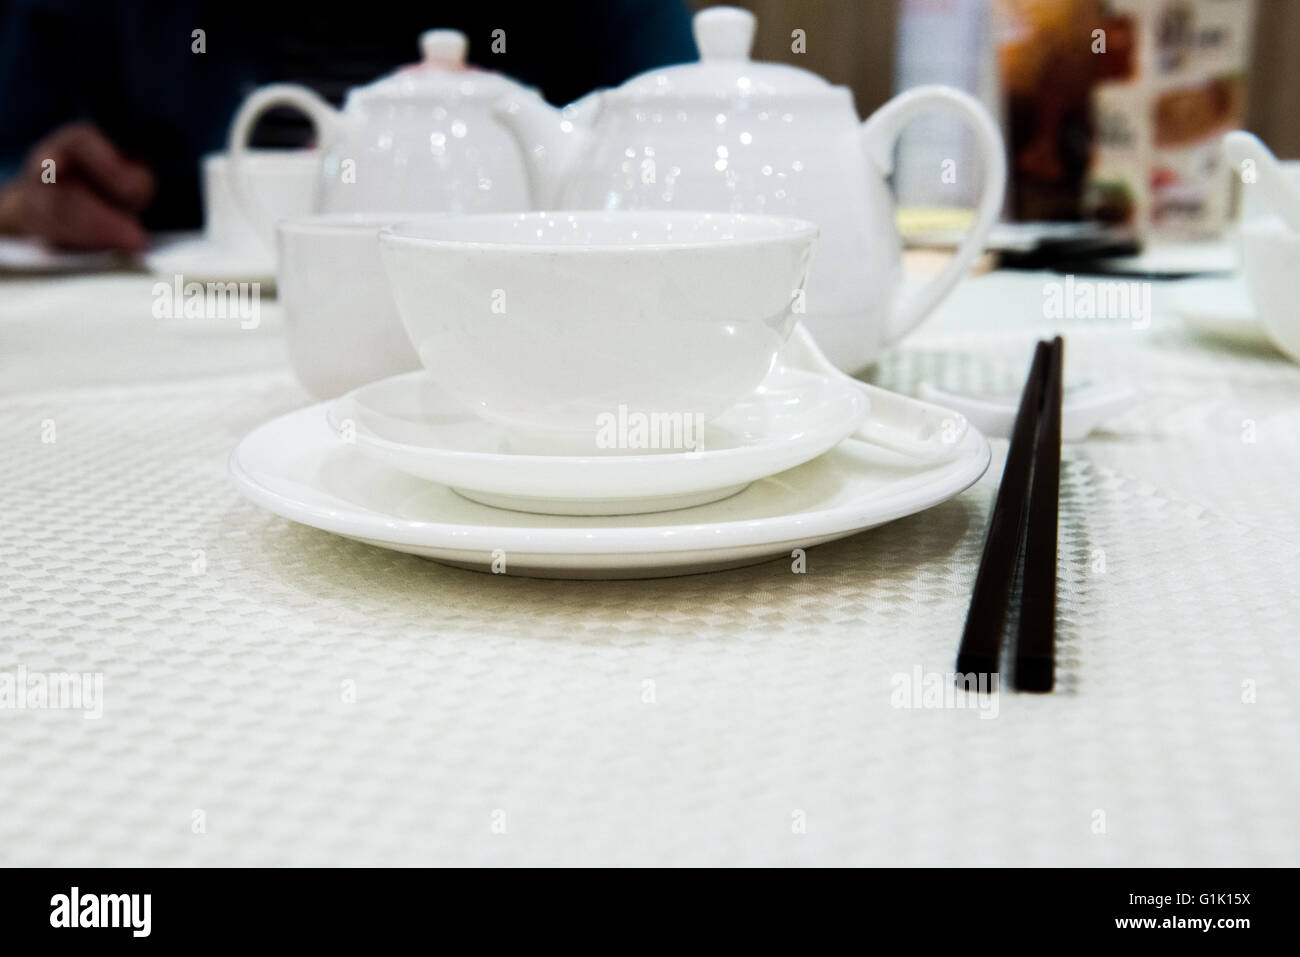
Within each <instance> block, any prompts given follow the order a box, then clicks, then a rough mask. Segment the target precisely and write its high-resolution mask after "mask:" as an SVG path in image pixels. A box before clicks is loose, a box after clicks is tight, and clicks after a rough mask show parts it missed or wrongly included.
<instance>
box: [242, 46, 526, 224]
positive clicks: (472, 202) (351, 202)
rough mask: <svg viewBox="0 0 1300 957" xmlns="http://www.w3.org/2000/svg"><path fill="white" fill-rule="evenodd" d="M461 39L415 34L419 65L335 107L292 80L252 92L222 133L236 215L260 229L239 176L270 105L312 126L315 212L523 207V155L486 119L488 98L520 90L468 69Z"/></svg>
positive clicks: (261, 216)
mask: <svg viewBox="0 0 1300 957" xmlns="http://www.w3.org/2000/svg"><path fill="white" fill-rule="evenodd" d="M467 45H468V44H467V41H466V38H465V35H464V34H463V33H460V32H458V31H456V30H430V31H428V32H426V33H424V34H422V35H421V36H420V48H421V50H422V52H423V57H424V59H423V62H422V63H419V64H415V65H413V66H409V67H405V68H403V69H400V70H398V71H396V72H395V73H392V74H390V75H389V76H386V77H383V78H381V79H379V80H376V81H375V82H374V83H371V84H368V85H366V86H363V87H357V88H355V89H353V90H350V91H349V92H348V96H347V101H346V102H345V103H344V107H343V110H342V111H341V112H340V111H338V110H336V109H334V108H333V107H332V106H330V105H329V104H328V103H327V102H325V100H323V99H321V98H320V97H319V96H317V95H316V94H315V93H313V92H312V91H311V90H309V89H307V88H306V87H302V86H295V85H293V84H287V83H281V84H272V85H271V86H266V87H263V88H262V89H260V90H258V91H256V92H255V93H253V95H252V96H250V97H249V98H248V99H247V100H246V101H245V102H244V104H243V105H242V106H241V107H240V108H239V112H238V113H236V115H235V118H234V121H233V122H232V124H231V130H230V161H231V172H232V185H233V187H234V191H235V193H236V196H237V197H238V198H239V201H240V204H241V206H243V208H244V211H245V213H246V214H247V215H249V216H250V218H252V219H253V220H254V221H255V222H258V223H259V225H262V226H266V225H267V223H266V219H267V218H268V216H269V214H268V213H267V212H266V211H265V210H262V209H259V208H257V205H256V203H255V202H254V201H252V200H251V199H250V197H252V196H253V195H255V191H254V190H253V189H252V188H251V186H250V181H249V178H248V165H249V164H248V158H249V149H248V137H249V134H250V133H251V132H252V130H253V126H254V124H255V123H256V122H257V119H258V117H260V116H261V115H262V114H263V113H264V112H266V111H267V110H268V109H271V108H273V107H278V106H291V107H295V108H297V109H299V110H301V111H302V112H303V113H305V114H306V115H307V117H308V118H309V119H310V120H311V121H312V123H313V124H314V125H315V127H316V133H317V138H318V140H319V147H320V150H321V153H322V161H321V169H320V175H319V182H318V189H317V199H316V211H317V212H322V213H376V212H382V213H426V212H466V213H472V212H494V211H500V210H521V209H527V208H529V194H528V176H527V173H526V171H525V169H524V161H523V158H522V157H521V155H520V152H519V149H518V147H517V146H516V145H515V140H514V138H513V137H512V136H511V135H510V134H509V133H508V132H507V131H506V130H505V128H504V127H503V126H502V125H501V124H500V123H499V122H498V121H497V120H496V119H495V118H494V117H493V115H492V106H493V104H494V103H495V102H497V101H498V100H500V99H501V98H502V97H503V96H506V95H509V94H519V93H523V92H525V90H526V88H525V87H522V86H520V85H518V84H517V83H515V82H514V81H512V80H509V79H507V78H506V77H504V76H501V75H500V74H497V73H490V72H487V71H482V70H476V69H472V68H467V67H466V65H465V53H466V49H467ZM268 231H270V230H268ZM271 232H272V234H273V231H271Z"/></svg>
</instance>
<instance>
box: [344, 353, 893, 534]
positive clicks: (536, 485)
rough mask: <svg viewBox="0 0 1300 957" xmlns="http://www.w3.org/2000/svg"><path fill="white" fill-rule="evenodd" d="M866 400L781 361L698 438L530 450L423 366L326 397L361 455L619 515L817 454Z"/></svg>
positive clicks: (504, 494)
mask: <svg viewBox="0 0 1300 957" xmlns="http://www.w3.org/2000/svg"><path fill="white" fill-rule="evenodd" d="M868 405H869V402H868V400H867V396H866V395H865V394H864V393H863V392H862V391H860V390H859V389H856V388H854V386H853V385H852V384H850V383H849V382H847V381H844V380H839V379H836V378H832V377H830V376H825V375H819V374H818V373H815V372H807V371H804V370H802V369H791V368H787V367H785V366H777V368H776V369H774V370H773V371H772V372H771V373H770V374H769V375H768V377H767V378H766V379H764V380H763V382H762V384H761V385H760V386H759V387H758V388H757V389H756V390H755V391H754V392H752V393H751V394H750V395H748V396H746V397H745V398H744V399H742V400H741V401H740V402H739V403H737V404H736V405H734V406H732V407H731V408H730V409H728V410H727V411H726V412H725V413H723V414H722V415H721V416H719V417H718V418H716V419H713V420H712V421H710V422H708V423H706V424H705V425H704V429H703V436H702V441H701V442H700V443H699V447H698V448H697V449H695V450H689V451H687V450H680V451H678V450H673V449H671V448H670V449H667V450H661V451H653V452H644V453H636V452H631V453H629V452H627V451H611V452H609V453H605V454H588V455H573V456H565V455H531V454H527V447H526V445H525V446H523V447H522V448H521V438H520V437H519V436H517V435H516V434H514V433H512V432H511V431H510V430H508V429H507V428H505V427H503V426H499V425H494V424H492V423H490V422H485V421H484V420H482V419H480V418H478V417H477V416H475V415H474V414H473V413H472V412H470V411H469V410H467V409H466V408H465V407H464V406H463V405H461V404H460V403H458V402H457V401H456V400H455V399H454V398H453V397H451V396H449V395H448V394H447V393H446V392H445V391H444V390H443V389H441V388H439V387H438V385H437V384H436V383H435V382H434V380H433V378H432V377H431V376H430V375H429V374H428V373H427V372H424V371H420V372H411V373H406V374H404V375H398V376H393V377H391V378H388V379H383V380H380V381H379V382H374V383H371V384H369V385H365V386H362V387H361V388H359V389H356V390H354V391H353V392H350V393H348V394H347V395H345V396H343V397H342V398H340V399H338V400H337V401H335V402H333V403H331V404H330V406H329V409H328V413H327V419H328V421H329V423H330V425H331V426H332V427H333V429H334V430H335V432H336V433H337V434H338V435H339V436H340V437H341V438H344V439H345V440H347V441H354V442H355V443H356V447H357V449H359V450H360V451H361V452H362V453H363V454H364V455H366V456H369V457H370V458H373V459H375V460H377V461H380V462H383V463H384V464H386V465H391V466H392V467H393V468H396V469H398V470H399V471H402V472H406V473H408V474H410V475H414V476H416V477H418V478H423V479H427V480H429V481H434V482H438V483H440V484H443V485H449V486H451V487H452V488H454V489H455V490H456V491H457V492H459V493H460V494H461V495H464V496H465V497H466V498H470V499H473V500H474V501H476V502H482V503H484V504H486V505H495V506H498V507H501V508H513V509H518V510H520V511H525V512H545V513H549V514H553V515H626V514H630V513H634V512H656V511H664V510H666V509H675V508H686V507H689V506H693V505H700V504H702V503H704V502H711V501H716V500H717V499H720V498H725V497H726V496H728V495H734V494H735V493H736V492H739V491H740V490H741V489H742V488H744V487H745V486H746V485H748V484H749V483H750V482H753V481H755V480H756V479H760V478H763V477H764V476H767V475H774V474H776V473H777V472H783V471H785V470H786V469H789V468H793V467H794V466H796V465H800V464H802V463H804V462H807V461H808V460H809V459H812V458H816V457H817V456H818V455H821V454H822V453H823V452H825V451H827V450H828V449H830V448H832V447H833V446H835V445H836V444H837V443H838V442H840V440H841V439H843V438H845V437H846V436H848V435H849V434H850V433H852V432H853V431H854V430H855V429H856V428H857V427H858V426H859V425H860V424H861V423H862V420H863V418H864V417H865V416H866V414H867V408H868ZM665 431H667V430H665ZM684 431H685V430H679V431H678V432H677V433H676V434H675V435H673V436H672V438H674V439H681V438H683V437H684V435H683V433H684ZM667 438H668V437H667V436H665V440H666V439H667ZM522 441H523V442H524V443H526V442H527V438H526V437H524V438H523V439H522ZM594 451H595V450H593V452H594Z"/></svg>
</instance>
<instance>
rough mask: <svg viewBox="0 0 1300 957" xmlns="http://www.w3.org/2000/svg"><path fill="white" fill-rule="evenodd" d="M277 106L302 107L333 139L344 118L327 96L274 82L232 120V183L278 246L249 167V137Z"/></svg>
mask: <svg viewBox="0 0 1300 957" xmlns="http://www.w3.org/2000/svg"><path fill="white" fill-rule="evenodd" d="M277 106H291V107H294V108H295V109H297V110H301V111H302V112H303V113H304V114H306V116H307V118H308V119H309V120H311V122H312V125H313V126H315V127H316V135H317V137H318V138H319V139H320V140H322V141H323V140H328V139H332V138H333V137H334V135H335V132H336V130H337V129H338V127H339V125H340V122H341V114H340V113H339V112H338V111H337V110H335V109H334V107H332V106H330V105H329V104H328V103H326V102H325V101H324V100H323V99H321V98H320V97H319V96H317V95H316V94H315V93H313V92H312V91H311V90H309V89H307V87H305V86H298V85H296V84H293V83H273V84H271V85H270V86H264V87H262V88H261V89H260V90H257V91H255V92H254V93H253V95H252V96H250V97H249V98H248V99H247V100H245V101H244V102H243V104H242V105H241V106H240V107H239V110H238V112H236V113H235V118H234V120H233V121H232V122H231V124H230V138H229V144H228V147H227V148H228V150H229V153H230V187H231V192H233V193H234V195H235V202H236V203H238V204H239V208H240V211H241V212H243V214H244V215H245V216H246V217H247V218H248V220H249V221H250V222H251V223H252V224H253V225H254V227H256V229H257V232H258V233H259V235H262V236H266V237H269V239H270V242H271V247H272V248H273V249H274V248H275V222H274V221H273V220H272V219H271V217H270V215H269V214H268V213H267V212H266V210H265V209H263V208H262V206H261V204H260V203H259V202H258V201H257V194H256V193H255V192H254V190H253V185H252V179H251V176H250V173H249V169H248V157H249V153H250V150H249V148H248V138H249V136H250V135H251V134H252V132H253V127H254V126H255V125H256V123H257V121H258V119H260V118H261V116H262V114H263V113H265V112H266V111H267V110H269V109H272V108H274V107H277Z"/></svg>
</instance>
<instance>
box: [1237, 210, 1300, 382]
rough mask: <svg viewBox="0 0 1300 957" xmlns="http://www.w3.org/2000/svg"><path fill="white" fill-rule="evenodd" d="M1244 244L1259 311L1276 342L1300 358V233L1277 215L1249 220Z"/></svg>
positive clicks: (1243, 229) (1248, 275)
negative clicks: (1290, 227)
mask: <svg viewBox="0 0 1300 957" xmlns="http://www.w3.org/2000/svg"><path fill="white" fill-rule="evenodd" d="M1241 244H1242V260H1243V262H1242V265H1243V267H1244V268H1245V272H1246V285H1247V286H1249V288H1250V298H1251V300H1252V301H1253V302H1254V304H1255V313H1256V315H1257V317H1258V318H1259V321H1260V323H1262V324H1263V326H1264V331H1265V332H1267V333H1268V336H1269V338H1270V339H1272V340H1273V343H1274V345H1276V346H1277V347H1278V348H1279V349H1281V350H1282V351H1283V352H1285V353H1286V354H1287V355H1288V356H1290V357H1291V358H1292V359H1294V360H1295V361H1296V362H1300V233H1297V232H1295V231H1294V230H1292V229H1288V228H1287V226H1286V224H1285V223H1283V222H1282V221H1281V220H1280V219H1276V218H1272V219H1265V220H1258V221H1252V222H1246V223H1242V225H1241Z"/></svg>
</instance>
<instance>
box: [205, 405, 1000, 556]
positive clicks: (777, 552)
mask: <svg viewBox="0 0 1300 957" xmlns="http://www.w3.org/2000/svg"><path fill="white" fill-rule="evenodd" d="M988 465H989V446H988V442H987V441H986V440H985V439H984V437H983V436H982V435H981V434H980V433H979V432H977V431H975V430H974V429H968V430H966V431H965V432H964V433H963V436H962V439H961V441H960V442H959V443H958V444H957V447H956V449H955V455H954V457H953V458H951V459H949V460H948V461H946V462H942V463H938V464H924V463H919V462H917V461H916V460H914V459H907V458H905V457H903V456H899V455H897V454H896V453H892V452H889V451H887V450H884V449H880V448H878V447H875V446H871V445H868V444H866V443H861V442H852V441H850V442H845V443H842V444H841V445H839V446H837V447H836V448H835V449H833V450H831V451H830V452H828V453H826V454H825V455H822V456H819V457H818V458H816V459H814V460H812V461H811V462H808V463H805V464H804V465H801V466H799V467H798V468H795V469H791V470H789V471H786V472H782V473H780V474H779V475H774V476H770V477H768V478H765V479H761V480H759V481H757V482H754V483H753V484H752V485H750V486H749V487H748V488H747V489H745V490H744V491H742V492H740V493H738V494H736V495H733V496H731V497H730V498H726V499H723V500H721V501H718V502H713V503H711V504H708V505H701V506H697V507H695V508H689V509H681V510H678V511H672V512H658V513H654V514H650V515H630V516H611V517H562V516H554V515H534V514H528V513H522V512H511V511H504V510H501V509H495V508H490V507H488V506H485V505H479V504H477V503H475V502H471V501H469V500H468V499H466V498H463V497H461V496H460V495H457V494H456V493H455V492H453V491H452V490H451V489H449V488H447V487H445V486H442V485H436V484H433V483H430V482H426V481H424V480H422V479H417V478H414V477H412V476H409V475H405V474H403V473H401V472H398V471H396V470H394V469H390V468H388V467H386V466H384V465H381V464H379V463H377V462H372V461H369V460H368V459H366V458H365V457H363V456H360V455H357V454H356V449H354V448H350V447H348V446H345V445H343V444H342V443H340V442H339V440H338V437H337V436H336V435H335V434H334V433H333V432H332V430H331V429H330V427H329V425H328V424H327V423H326V421H325V407H324V405H313V406H308V407H306V408H304V409H299V410H297V411H296V412H291V413H289V414H288V415H284V416H281V417H280V418H277V419H275V420H273V421H271V422H268V423H266V424H265V425H262V426H260V427H259V428H257V429H254V430H253V431H252V432H251V433H249V435H247V436H246V437H245V438H244V439H243V440H242V441H241V442H240V443H239V445H238V446H237V447H236V448H235V450H234V452H232V453H231V457H230V471H231V474H232V476H233V477H234V480H235V483H236V484H237V485H238V486H239V488H240V490H241V491H242V492H243V493H244V494H245V495H247V496H248V497H249V498H250V499H251V500H252V501H254V502H255V503H257V504H258V505H260V506H262V507H263V508H266V509H268V510H269V511H271V512H273V513H275V514H277V515H280V516H282V517H284V518H287V519H289V520H291V521H294V522H298V523H301V524H303V525H307V526H310V527H312V528H317V529H321V530H322V531H327V532H332V533H334V534H336V535H342V536H344V537H347V538H352V539H356V540H358V541H361V542H365V543H367V544H371V545H375V546H378V547H380V548H387V549H391V550H393V551H399V552H408V553H410V554H414V555H421V556H424V557H427V558H432V559H435V560H437V561H440V562H444V563H447V564H452V565H458V566H461V567H465V568H470V569H475V570H478V571H484V572H486V571H489V570H491V569H492V565H493V562H494V560H496V561H498V562H504V571H505V572H506V573H508V574H516V575H526V576H532V577H545V578H655V577H664V576H670V575H686V574H693V573H696V572H703V571H711V570H716V569H721V568H730V567H736V566H740V565H748V564H755V563H757V562H760V561H764V560H767V559H772V558H777V557H788V556H789V555H790V552H791V551H792V550H793V549H795V548H809V547H811V546H814V545H818V544H821V543H823V542H829V541H833V540H835V539H838V538H845V537H847V536H849V535H853V534H855V533H856V532H860V531H864V530H866V529H869V528H873V527H875V526H877V525H883V524H885V523H886V522H891V521H894V520H895V519H899V518H903V517H905V516H907V515H912V514H915V513H916V512H920V511H924V510H925V509H928V508H932V507H934V506H935V505H938V504H940V503H941V502H944V501H946V500H947V499H949V498H952V497H953V496H954V495H957V494H958V493H960V492H962V491H963V490H965V489H966V488H968V487H970V486H971V485H972V484H974V483H975V482H976V481H978V480H979V478H980V476H982V475H983V474H984V472H985V470H986V469H987V468H988ZM498 567H500V565H499V566H498Z"/></svg>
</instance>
